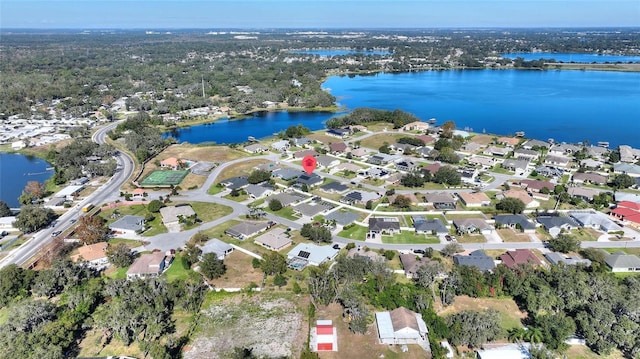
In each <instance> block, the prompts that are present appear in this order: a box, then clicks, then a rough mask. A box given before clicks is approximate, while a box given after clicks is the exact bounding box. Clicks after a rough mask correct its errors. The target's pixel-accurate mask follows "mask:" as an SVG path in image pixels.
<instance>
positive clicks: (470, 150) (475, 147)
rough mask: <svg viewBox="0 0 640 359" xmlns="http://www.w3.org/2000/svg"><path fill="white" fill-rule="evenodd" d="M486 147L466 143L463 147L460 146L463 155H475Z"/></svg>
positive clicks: (474, 143)
mask: <svg viewBox="0 0 640 359" xmlns="http://www.w3.org/2000/svg"><path fill="white" fill-rule="evenodd" d="M485 147H486V146H484V145H481V144H479V143H476V142H468V143H466V144H465V145H464V146H462V149H461V150H462V151H463V152H465V153H476V152H478V151H480V150H481V149H483V148H485Z"/></svg>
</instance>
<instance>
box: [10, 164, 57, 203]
mask: <svg viewBox="0 0 640 359" xmlns="http://www.w3.org/2000/svg"><path fill="white" fill-rule="evenodd" d="M50 167H51V165H50V164H49V163H48V162H47V161H45V160H43V159H40V158H37V157H32V156H25V155H20V154H13V153H0V181H1V183H0V200H2V201H5V202H7V204H8V205H9V207H11V208H16V207H20V203H19V202H18V197H20V195H21V194H22V190H23V189H24V186H26V185H27V182H29V181H38V182H41V183H44V182H45V181H46V180H48V179H49V178H51V176H53V171H52V170H47V168H50Z"/></svg>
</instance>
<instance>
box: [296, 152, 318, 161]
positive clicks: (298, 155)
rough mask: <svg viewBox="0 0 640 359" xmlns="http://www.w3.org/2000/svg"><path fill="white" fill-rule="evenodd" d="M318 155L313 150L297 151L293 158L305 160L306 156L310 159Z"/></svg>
mask: <svg viewBox="0 0 640 359" xmlns="http://www.w3.org/2000/svg"><path fill="white" fill-rule="evenodd" d="M318 155H319V153H318V152H316V151H315V150H302V151H297V152H295V153H294V154H293V157H294V158H298V159H300V158H305V157H307V156H311V157H317V156H318Z"/></svg>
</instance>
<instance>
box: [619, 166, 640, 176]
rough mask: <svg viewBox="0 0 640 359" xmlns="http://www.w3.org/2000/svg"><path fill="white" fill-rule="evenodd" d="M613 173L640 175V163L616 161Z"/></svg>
mask: <svg viewBox="0 0 640 359" xmlns="http://www.w3.org/2000/svg"><path fill="white" fill-rule="evenodd" d="M613 173H616V174H626V175H629V176H631V177H640V165H636V164H632V163H614V164H613Z"/></svg>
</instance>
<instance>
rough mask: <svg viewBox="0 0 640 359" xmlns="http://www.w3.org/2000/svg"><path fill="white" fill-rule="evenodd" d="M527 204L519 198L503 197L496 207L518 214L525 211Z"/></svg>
mask: <svg viewBox="0 0 640 359" xmlns="http://www.w3.org/2000/svg"><path fill="white" fill-rule="evenodd" d="M525 207H526V205H525V204H524V202H522V200H521V199H519V198H511V197H507V198H503V199H501V200H500V201H499V202H498V203H496V209H497V210H499V211H503V212H508V213H513V214H518V213H522V211H524V209H525Z"/></svg>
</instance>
